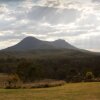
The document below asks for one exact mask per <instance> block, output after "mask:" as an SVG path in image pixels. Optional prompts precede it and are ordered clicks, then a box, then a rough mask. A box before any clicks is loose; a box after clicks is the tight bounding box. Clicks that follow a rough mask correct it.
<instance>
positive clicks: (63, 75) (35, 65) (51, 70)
mask: <svg viewBox="0 0 100 100" xmlns="http://www.w3.org/2000/svg"><path fill="white" fill-rule="evenodd" d="M89 72H90V73H92V75H93V77H95V78H99V77H100V54H97V53H92V52H88V51H82V50H79V51H77V50H70V49H69V50H68V49H67V50H66V49H65V50H38V51H30V52H5V51H4V52H3V51H1V52H0V73H7V74H17V75H18V76H19V78H20V79H21V80H22V81H23V82H32V81H35V80H42V79H57V80H65V81H67V82H72V81H83V80H84V79H85V77H86V74H87V73H89Z"/></svg>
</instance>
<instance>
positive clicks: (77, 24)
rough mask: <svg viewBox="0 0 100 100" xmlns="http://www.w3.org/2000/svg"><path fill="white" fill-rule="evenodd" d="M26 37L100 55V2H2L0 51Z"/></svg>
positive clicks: (0, 12)
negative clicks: (67, 44)
mask: <svg viewBox="0 0 100 100" xmlns="http://www.w3.org/2000/svg"><path fill="white" fill-rule="evenodd" d="M27 36H34V37H36V38H38V39H41V40H47V41H52V40H56V39H65V40H66V41H67V42H69V43H71V44H73V45H75V46H77V47H79V48H83V49H88V50H93V51H100V0H0V49H3V48H6V47H8V46H11V45H14V44H16V43H18V42H19V41H20V40H21V39H23V38H25V37H27Z"/></svg>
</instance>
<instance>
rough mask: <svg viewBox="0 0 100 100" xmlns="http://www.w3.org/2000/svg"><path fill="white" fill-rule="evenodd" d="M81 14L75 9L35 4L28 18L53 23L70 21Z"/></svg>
mask: <svg viewBox="0 0 100 100" xmlns="http://www.w3.org/2000/svg"><path fill="white" fill-rule="evenodd" d="M79 16H80V12H78V11H77V10H75V9H59V8H52V7H40V6H35V7H33V8H32V10H31V11H30V12H29V13H28V18H29V19H31V20H35V21H41V22H42V21H46V22H49V23H51V24H59V23H63V24H64V23H70V22H73V21H75V20H76V19H77V17H79Z"/></svg>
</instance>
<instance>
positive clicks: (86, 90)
mask: <svg viewBox="0 0 100 100" xmlns="http://www.w3.org/2000/svg"><path fill="white" fill-rule="evenodd" d="M0 100H100V82H98V83H69V84H65V85H64V86H59V87H52V88H40V89H0Z"/></svg>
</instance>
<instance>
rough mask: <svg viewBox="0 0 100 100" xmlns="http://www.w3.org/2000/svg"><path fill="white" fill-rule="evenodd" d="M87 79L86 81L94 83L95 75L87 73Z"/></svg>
mask: <svg viewBox="0 0 100 100" xmlns="http://www.w3.org/2000/svg"><path fill="white" fill-rule="evenodd" d="M85 79H86V81H92V80H93V79H94V74H93V73H92V72H87V73H86V76H85Z"/></svg>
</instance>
